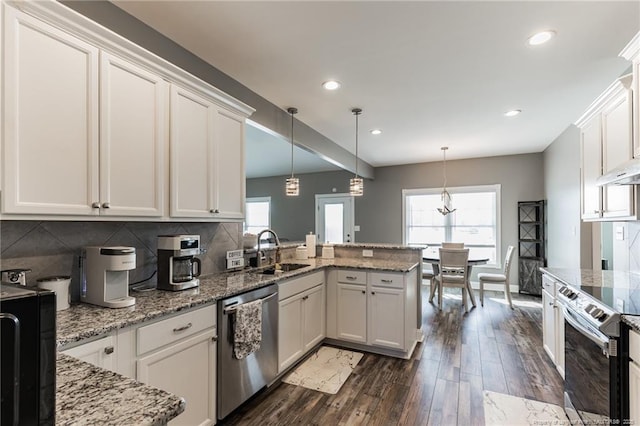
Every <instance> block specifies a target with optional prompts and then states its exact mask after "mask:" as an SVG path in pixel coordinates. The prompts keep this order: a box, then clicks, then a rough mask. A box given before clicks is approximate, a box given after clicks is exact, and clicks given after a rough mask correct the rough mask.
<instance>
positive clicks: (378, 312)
mask: <svg viewBox="0 0 640 426" xmlns="http://www.w3.org/2000/svg"><path fill="white" fill-rule="evenodd" d="M368 330H369V344H371V345H376V346H384V347H387V348H392V349H400V350H404V291H403V290H401V289H397V288H384V287H371V292H370V293H369V329H368Z"/></svg>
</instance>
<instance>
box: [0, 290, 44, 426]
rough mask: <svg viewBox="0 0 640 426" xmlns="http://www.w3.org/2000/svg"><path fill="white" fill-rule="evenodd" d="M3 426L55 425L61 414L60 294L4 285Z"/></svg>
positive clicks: (0, 320)
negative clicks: (58, 370)
mask: <svg viewBox="0 0 640 426" xmlns="http://www.w3.org/2000/svg"><path fill="white" fill-rule="evenodd" d="M0 326H1V330H0V333H1V336H2V351H0V371H1V374H0V379H1V388H0V424H2V425H18V424H19V425H36V424H40V425H53V424H54V423H55V414H56V404H55V401H56V399H55V395H56V296H55V294H54V293H53V292H52V291H49V290H39V289H35V288H25V287H22V286H19V285H16V284H2V285H0Z"/></svg>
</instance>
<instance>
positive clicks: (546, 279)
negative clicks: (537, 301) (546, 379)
mask: <svg viewBox="0 0 640 426" xmlns="http://www.w3.org/2000/svg"><path fill="white" fill-rule="evenodd" d="M559 286H560V284H559V283H558V282H556V281H555V280H554V279H553V278H552V277H551V276H549V275H546V274H544V275H542V347H543V348H544V351H545V352H546V353H547V355H549V358H550V359H551V361H552V362H553V363H554V364H555V366H556V369H557V370H558V373H560V376H562V378H563V379H564V313H563V311H562V306H561V305H560V303H559V302H558V299H557V292H558V289H557V288H558V287H559Z"/></svg>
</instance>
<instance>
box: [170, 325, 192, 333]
mask: <svg viewBox="0 0 640 426" xmlns="http://www.w3.org/2000/svg"><path fill="white" fill-rule="evenodd" d="M192 326H193V324H191V323H189V324H187V325H183V326H182V327H176V328H174V329H173V332H174V333H179V332H181V331H185V330H186V329H189V328H191V327H192Z"/></svg>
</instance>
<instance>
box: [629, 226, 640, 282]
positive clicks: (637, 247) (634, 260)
mask: <svg viewBox="0 0 640 426" xmlns="http://www.w3.org/2000/svg"><path fill="white" fill-rule="evenodd" d="M627 229H628V232H627V235H628V240H629V271H631V272H637V273H640V222H629V226H628V228H627Z"/></svg>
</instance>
